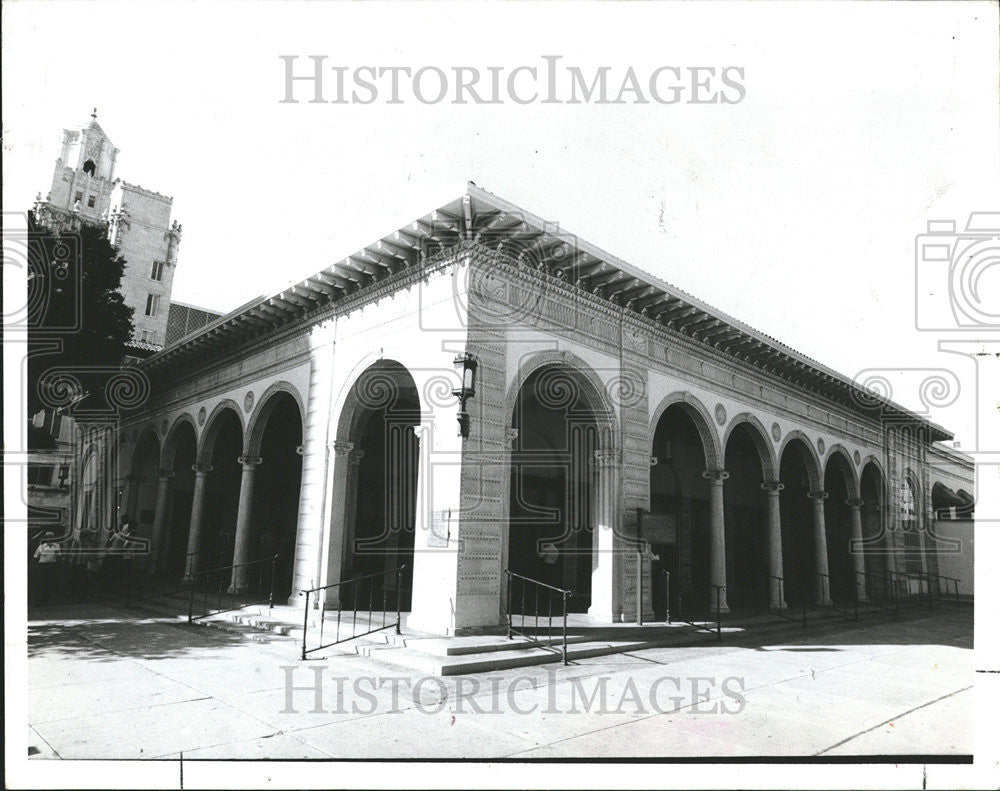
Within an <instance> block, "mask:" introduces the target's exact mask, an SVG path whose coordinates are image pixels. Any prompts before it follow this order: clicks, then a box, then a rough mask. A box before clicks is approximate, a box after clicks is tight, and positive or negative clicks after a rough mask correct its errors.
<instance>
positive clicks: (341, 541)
mask: <svg viewBox="0 0 1000 791" xmlns="http://www.w3.org/2000/svg"><path fill="white" fill-rule="evenodd" d="M330 450H332V451H333V454H334V459H333V480H332V482H331V490H330V508H331V515H330V547H329V553H328V560H327V567H326V576H327V579H326V580H325V582H324V583H323V584H324V585H331V584H333V583H334V582H340V580H342V579H343V575H344V564H345V561H346V559H347V558H348V557H349V556H350V554H351V552H350V545H351V542H352V541H353V540H354V521H355V518H354V517H355V514H356V513H357V504H358V465H359V464H360V463H361V459H362V458H363V457H364V455H365V452H364V451H363V450H355V449H354V443H353V442H344V441H343V440H336V441H334V442H333V443H331V445H330ZM339 604H340V588H339V587H337V588H328V589H327V591H326V606H327V607H337V606H339Z"/></svg>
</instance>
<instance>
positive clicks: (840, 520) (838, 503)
mask: <svg viewBox="0 0 1000 791" xmlns="http://www.w3.org/2000/svg"><path fill="white" fill-rule="evenodd" d="M851 481H852V474H851V469H850V467H849V462H848V461H847V459H846V458H845V457H844V455H843V454H842V453H840V452H836V451H835V452H833V453H831V455H830V457H829V459H828V460H827V463H826V473H825V474H824V476H823V488H824V489H825V490H826V492H827V495H828V497H827V498H826V500H825V501H824V521H825V523H826V546H827V558H828V562H829V567H830V571H829V574H830V579H829V585H830V589H829V590H830V598H831V599H833V601H834V602H835V603H841V604H847V603H850V602H853V601H854V595H855V590H856V582H855V579H854V577H855V572H854V561H853V558H852V557H851V510H850V506H849V505H848V499H849V498H851V497H855V496H856V495H855V494H854V492H853V491H852V489H853V487H852V485H851Z"/></svg>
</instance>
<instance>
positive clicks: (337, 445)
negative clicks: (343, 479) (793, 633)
mask: <svg viewBox="0 0 1000 791" xmlns="http://www.w3.org/2000/svg"><path fill="white" fill-rule="evenodd" d="M328 447H329V448H330V450H332V451H333V452H334V453H336V454H337V455H338V456H339V455H341V454H344V453H349V452H350V451H352V450H354V443H353V442H348V441H347V440H343V439H335V440H334V441H333V442H331V443H330V444H329V446H328Z"/></svg>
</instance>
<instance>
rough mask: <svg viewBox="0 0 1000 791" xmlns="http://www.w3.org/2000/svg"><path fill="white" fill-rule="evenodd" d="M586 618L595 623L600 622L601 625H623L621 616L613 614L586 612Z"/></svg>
mask: <svg viewBox="0 0 1000 791" xmlns="http://www.w3.org/2000/svg"><path fill="white" fill-rule="evenodd" d="M587 617H588V618H591V619H593V620H595V621H600V622H601V623H624V622H625V621H624V619H623V618H622V614H621V613H620V612H619V613H613V612H607V611H604V612H599V611H597V610H594V609H590V610H587Z"/></svg>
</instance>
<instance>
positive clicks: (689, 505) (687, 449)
mask: <svg viewBox="0 0 1000 791" xmlns="http://www.w3.org/2000/svg"><path fill="white" fill-rule="evenodd" d="M652 451H653V454H652V455H653V457H654V458H655V459H656V464H655V465H652V466H650V468H649V506H650V511H651V512H652V513H654V514H662V515H664V518H663V519H662V520H661V521H663V522H665V523H666V524H667V525H668V526H670V528H668V530H667V531H666V534H665V535H663V536H659V537H658V538H659V540H653V538H652V537H650V536H647V537H646V538H647V540H648V541H649V543H650V547H651V550H652V553H653V557H654V560H653V563H652V572H653V574H652V589H651V593H652V603H653V611H654V613H655V614H656V617H657V618H665V617H666V614H667V605H668V604H669V606H670V611H671V612H677V613H680V614H681V617H684V618H697V617H702V616H704V615H707V612H708V607H709V583H710V547H709V541H710V529H711V513H710V505H709V483H708V481H707V480H706V479H705V478H704V477H703V476H702V472H704V470H705V469H706V453H705V447H704V444H703V441H702V434H701V432H700V431H699V429H698V426H697V424H696V423H695V418H694V417H693V410H692V409H691V408H690V407H688V406H686V405H685V404H683V403H675V404H671V405H670V406H668V407H667V408H666V409H665V410H664V412H663V414H662V415H660V418H659V420H658V421H657V423H656V429H655V430H654V433H653V447H652ZM671 528H672V529H671ZM661 571H665V572H668V573H669V574H670V579H671V584H670V586H669V601H668V596H667V591H666V589H665V588H666V586H665V585H663V584H662V583H660V584H658V583H659V582H660V579H661V578H662V577H663V575H662V574H661V573H660V572H661Z"/></svg>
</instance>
